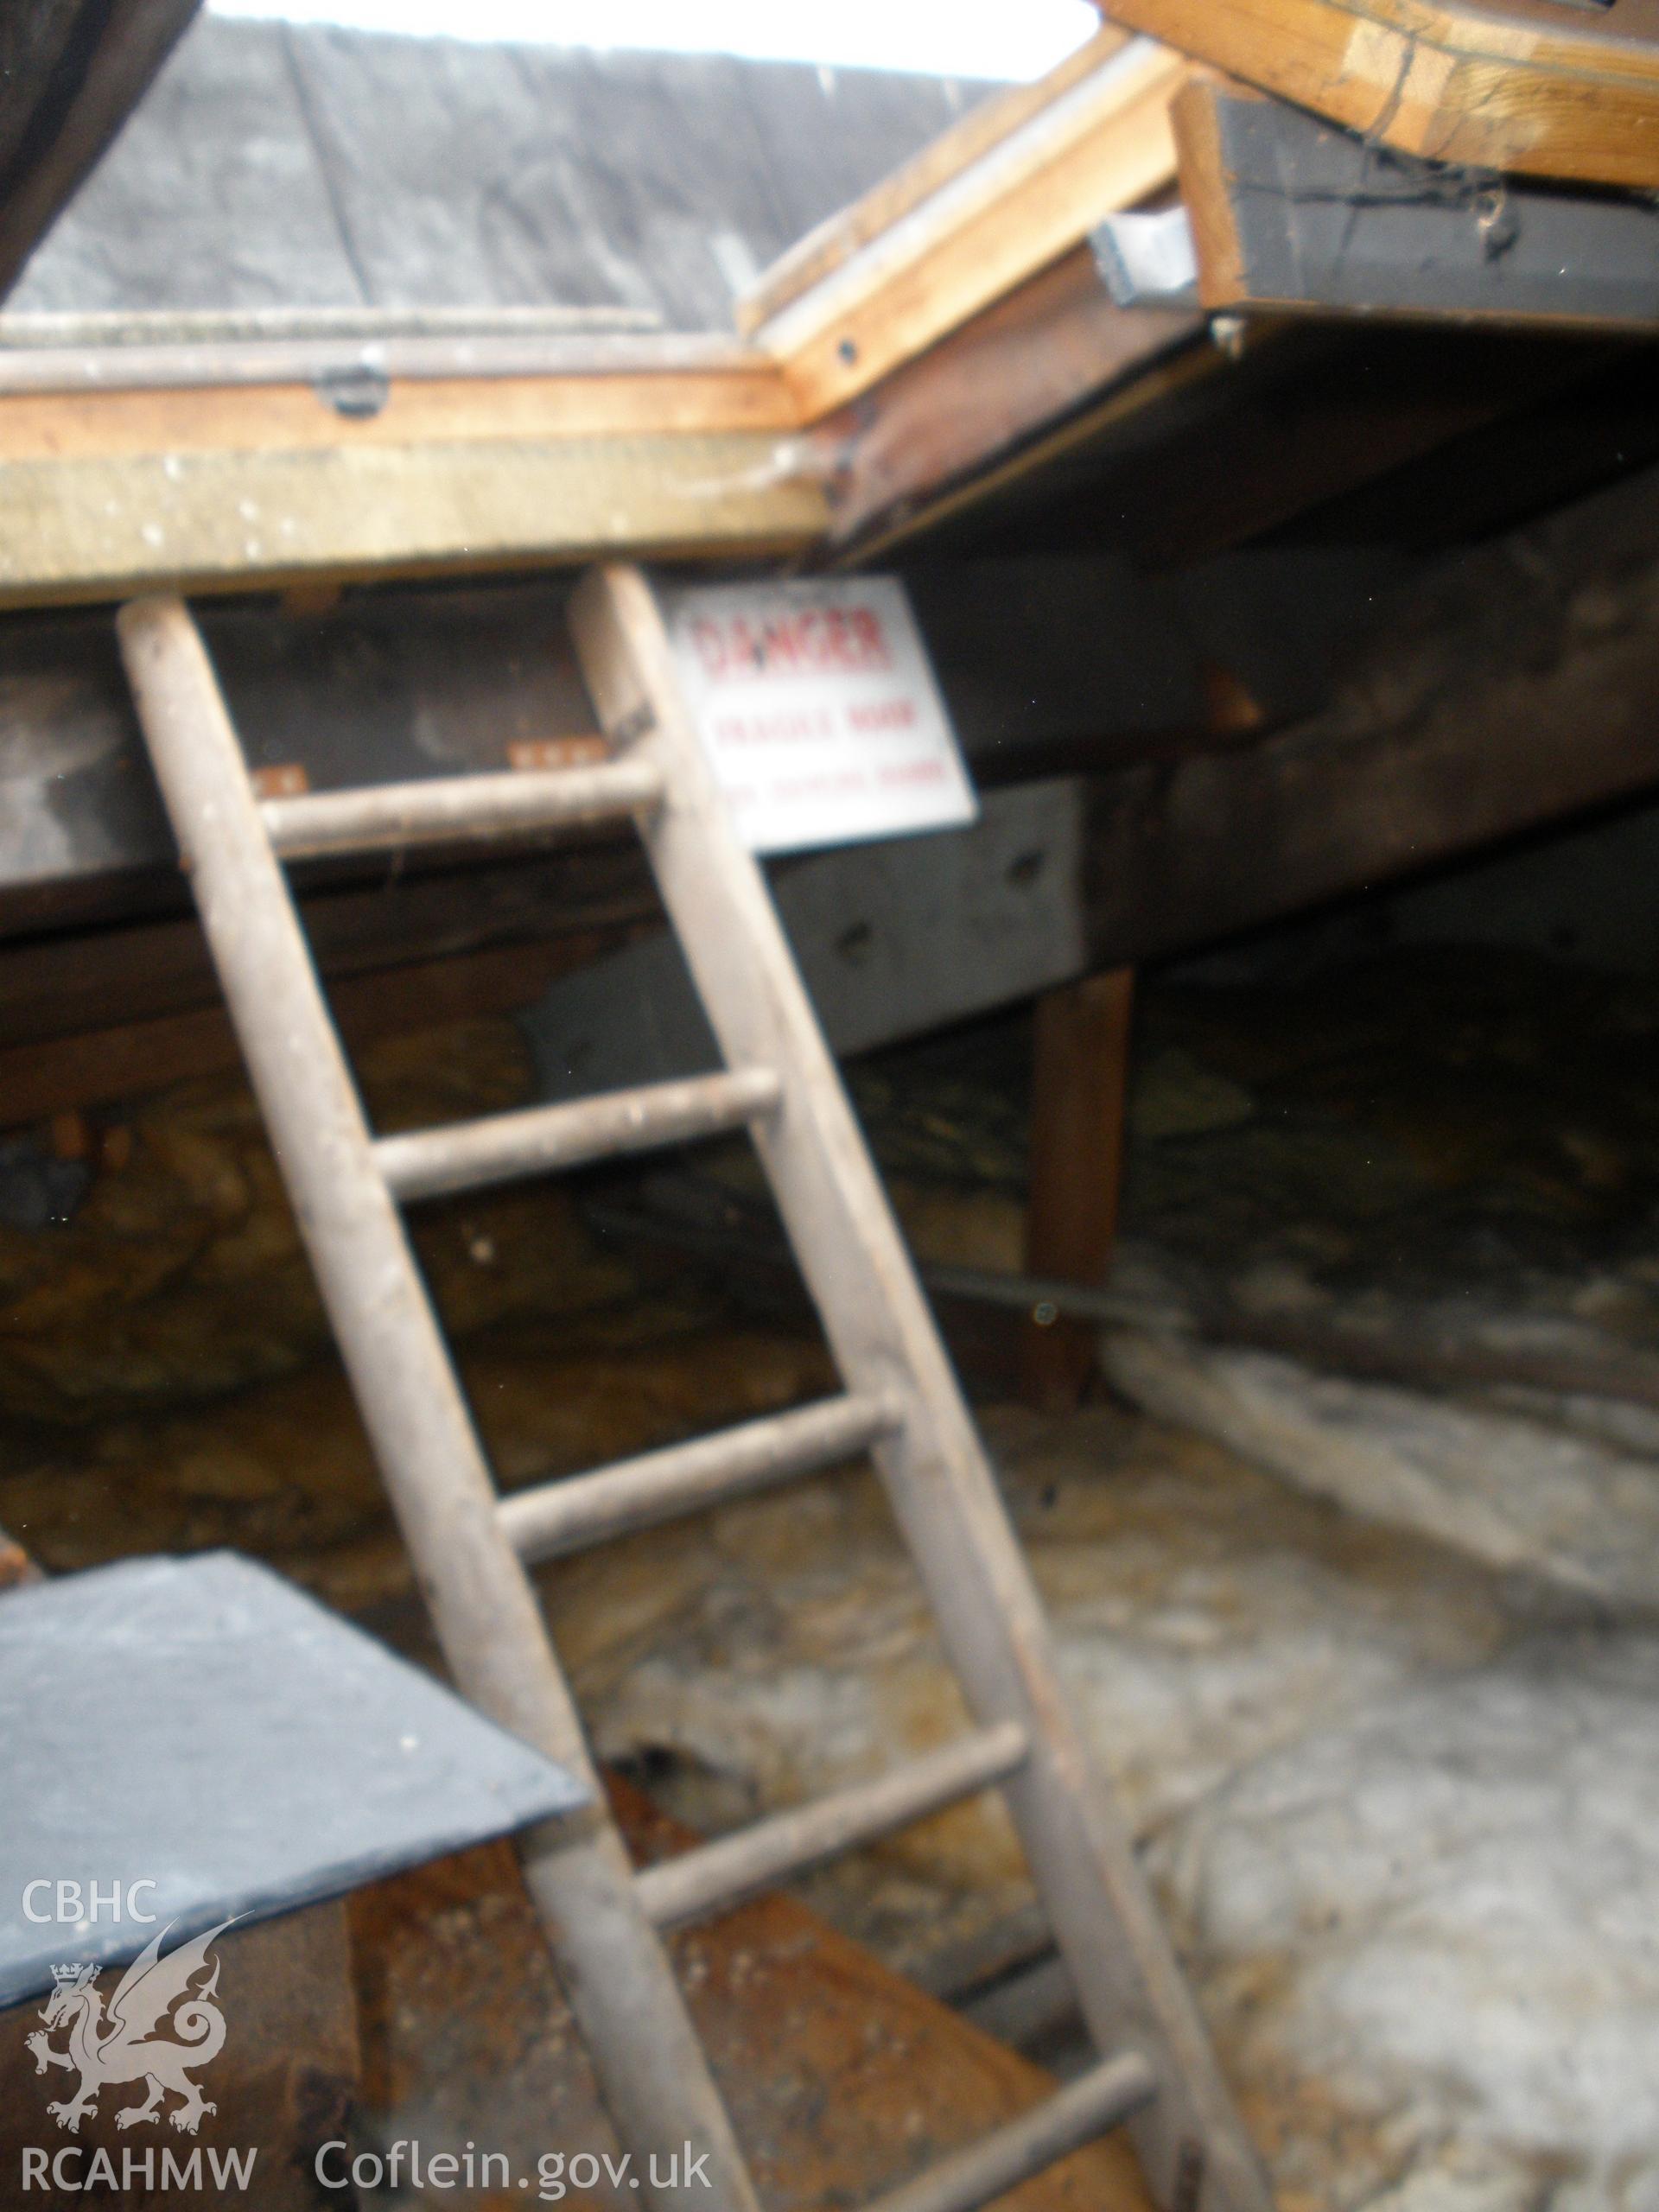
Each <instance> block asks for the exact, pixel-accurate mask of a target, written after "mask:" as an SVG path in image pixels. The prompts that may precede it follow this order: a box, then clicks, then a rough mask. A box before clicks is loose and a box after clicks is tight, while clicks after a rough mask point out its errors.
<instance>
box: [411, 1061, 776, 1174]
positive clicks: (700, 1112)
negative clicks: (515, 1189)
mask: <svg viewBox="0 0 1659 2212" xmlns="http://www.w3.org/2000/svg"><path fill="white" fill-rule="evenodd" d="M780 1088H781V1086H780V1085H779V1081H778V1077H776V1076H775V1075H774V1074H773V1073H772V1070H771V1069H770V1068H738V1069H734V1070H732V1071H728V1072H723V1073H721V1074H719V1075H705V1076H695V1077H689V1078H687V1079H686V1080H685V1081H683V1082H679V1083H653V1084H646V1085H645V1087H644V1088H642V1089H640V1090H611V1091H607V1092H606V1093H604V1095H603V1096H601V1097H598V1098H578V1099H573V1100H571V1101H570V1102H569V1103H567V1104H564V1105H559V1106H531V1107H526V1108H525V1109H524V1110H523V1111H521V1112H518V1113H514V1114H492V1115H490V1116H487V1117H486V1119H485V1120H483V1121H481V1122H456V1123H454V1125H452V1126H451V1127H450V1128H439V1129H414V1130H410V1132H409V1133H408V1134H407V1135H402V1136H395V1137H379V1138H377V1139H376V1141H375V1147H374V1159H375V1165H376V1166H378V1168H379V1170H380V1173H382V1174H383V1175H384V1176H385V1179H386V1181H387V1184H388V1185H390V1187H391V1191H392V1192H393V1193H394V1194H395V1195H396V1196H397V1198H435V1197H436V1196H437V1195H438V1194H439V1193H440V1192H444V1191H467V1190H474V1189H476V1188H477V1187H478V1185H480V1184H483V1183H503V1182H505V1181H506V1180H507V1179H509V1178H510V1177H512V1176H514V1175H539V1174H543V1173H547V1172H548V1171H550V1170H551V1169H553V1168H556V1167H575V1166H580V1165H581V1164H582V1161H583V1160H602V1159H604V1158H606V1157H607V1155H608V1154H612V1153H618V1152H645V1151H647V1150H649V1149H650V1147H652V1145H658V1144H677V1143H679V1142H681V1141H683V1140H684V1139H686V1138H689V1137H706V1136H713V1135H716V1134H717V1133H718V1132H719V1131H721V1130H722V1129H735V1128H741V1126H742V1124H743V1123H744V1122H752V1121H753V1120H755V1119H756V1118H757V1116H760V1115H762V1114H766V1113H769V1112H770V1111H771V1109H772V1108H773V1107H774V1106H775V1105H776V1104H777V1103H778V1099H779V1090H780Z"/></svg>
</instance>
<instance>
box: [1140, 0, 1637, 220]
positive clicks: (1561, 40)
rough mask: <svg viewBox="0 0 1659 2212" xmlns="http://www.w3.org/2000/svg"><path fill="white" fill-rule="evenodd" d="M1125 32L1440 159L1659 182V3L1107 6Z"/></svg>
mask: <svg viewBox="0 0 1659 2212" xmlns="http://www.w3.org/2000/svg"><path fill="white" fill-rule="evenodd" d="M1098 4H1099V5H1100V8H1101V11H1102V13H1103V15H1106V16H1109V17H1110V18H1111V20H1112V21H1113V22H1116V23H1117V24H1119V25H1121V26H1122V27H1123V28H1124V29H1129V30H1135V31H1141V32H1144V33H1146V34H1147V35H1149V36H1151V37H1153V38H1159V39H1163V40H1166V41H1167V42H1168V43H1169V44H1170V45H1171V46H1173V47H1176V48H1179V50H1180V51H1181V52H1182V53H1184V54H1189V55H1191V56H1192V58H1193V59H1194V60H1199V61H1206V62H1210V63H1211V64H1213V65H1214V66H1215V67H1217V68H1219V69H1223V70H1225V71H1227V72H1228V73H1230V75H1232V76H1235V77H1237V78H1240V79H1243V81H1244V82H1245V83H1247V84H1251V85H1255V86H1259V87H1260V88H1261V89H1262V90H1263V91H1265V92H1276V93H1278V94H1279V96H1280V97H1281V99H1287V100H1291V101H1294V103H1295V104H1296V105H1298V106H1300V107H1305V108H1309V109H1311V110H1312V111H1313V112H1314V113H1315V114H1318V115H1323V116H1325V117H1328V118H1330V120H1331V121H1332V122H1333V123H1340V124H1345V125H1346V126H1347V127H1348V128H1349V129H1350V130H1357V131H1360V132H1362V133H1363V134H1364V135H1365V136H1366V137H1369V138H1370V139H1372V140H1373V141H1375V142H1376V143H1379V144H1383V145H1387V146H1392V147H1395V148H1396V149H1398V150H1399V151H1401V152H1402V153H1407V154H1415V155H1421V156H1424V157H1425V158H1427V159H1429V160H1432V161H1438V162H1456V163H1462V164H1465V165H1472V166H1476V167H1481V168H1497V169H1512V170H1516V171H1518V172H1520V173H1521V174H1522V175H1531V176H1548V177H1560V178H1573V179H1576V180H1577V181H1580V182H1582V183H1586V184H1607V185H1622V186H1625V187H1629V188H1643V189H1651V188H1654V187H1655V186H1659V4H1656V0H1619V4H1618V10H1617V14H1616V15H1609V14H1603V13H1602V12H1600V11H1599V10H1598V9H1597V8H1596V7H1594V6H1593V5H1592V6H1588V7H1586V6H1583V5H1580V4H1576V0H1507V4H1502V5H1499V4H1495V3H1494V0H1481V4H1479V5H1475V4H1470V0H1098Z"/></svg>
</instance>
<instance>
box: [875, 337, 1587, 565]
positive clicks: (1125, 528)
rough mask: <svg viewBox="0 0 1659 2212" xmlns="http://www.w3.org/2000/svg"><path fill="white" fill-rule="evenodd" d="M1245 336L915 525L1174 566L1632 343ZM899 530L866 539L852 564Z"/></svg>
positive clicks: (950, 537) (1128, 396) (982, 481)
mask: <svg viewBox="0 0 1659 2212" xmlns="http://www.w3.org/2000/svg"><path fill="white" fill-rule="evenodd" d="M1248 328H1249V332H1250V333H1251V335H1250V337H1249V339H1248V340H1247V342H1246V344H1245V346H1244V348H1243V353H1242V355H1241V356H1240V358H1238V359H1227V358H1225V357H1224V356H1223V355H1222V354H1221V353H1220V352H1219V349H1212V350H1211V353H1210V354H1209V355H1208V356H1206V353H1205V349H1203V348H1193V349H1191V350H1189V351H1187V352H1184V353H1177V354H1175V355H1173V356H1172V357H1171V358H1170V359H1167V360H1166V361H1164V362H1161V363H1159V364H1156V365H1154V367H1153V368H1152V369H1151V370H1150V371H1149V372H1147V376H1148V378H1150V379H1151V380H1152V381H1153V382H1154V383H1155V384H1156V385H1158V386H1160V391H1159V404H1158V407H1157V410H1156V411H1155V412H1154V411H1152V410H1150V409H1149V408H1148V407H1147V404H1146V397H1145V394H1144V392H1143V391H1142V389H1141V385H1140V383H1139V382H1136V383H1131V384H1130V385H1127V386H1125V387H1122V388H1121V389H1120V390H1118V391H1113V392H1109V393H1108V394H1107V395H1106V397H1104V398H1103V400H1102V402H1101V403H1100V404H1099V406H1098V408H1097V409H1093V408H1091V409H1089V410H1085V412H1084V414H1083V415H1082V416H1079V417H1078V418H1077V419H1076V420H1075V421H1074V422H1071V423H1065V424H1063V425H1062V426H1061V428H1060V429H1058V430H1056V431H1054V432H1052V433H1049V434H1046V435H1044V436H1042V437H1040V438H1039V439H1038V440H1037V441H1036V442H1035V443H1034V445H1033V447H1032V448H1030V449H1029V450H1028V451H1027V452H1025V453H1022V454H1018V455H1016V456H1015V457H1014V461H1012V462H1010V463H1009V464H1007V465H1006V466H1005V467H1001V468H993V469H992V470H990V471H988V473H987V474H986V475H985V476H983V477H982V478H975V479H972V480H969V482H968V483H967V484H966V485H964V486H962V487H961V488H960V489H959V490H958V492H957V493H955V494H954V495H947V496H946V498H945V499H944V500H943V501H941V502H940V503H939V505H938V507H937V508H936V509H935V510H933V511H932V512H924V514H923V516H922V517H921V518H919V524H920V525H922V526H926V527H929V528H931V530H933V531H935V532H937V533H938V536H937V540H936V542H937V543H938V544H939V546H940V550H944V549H945V548H947V547H954V548H955V549H956V550H958V551H959V552H960V551H963V550H969V549H970V548H971V549H972V550H984V549H985V548H986V547H987V545H988V546H989V547H990V548H993V549H995V547H997V546H998V545H999V543H1010V542H1012V543H1019V542H1020V536H1021V534H1022V532H1023V534H1024V535H1025V536H1027V537H1031V536H1036V535H1037V534H1038V533H1039V532H1040V533H1041V535H1042V537H1046V539H1047V541H1048V542H1050V543H1055V542H1058V543H1062V544H1064V543H1069V542H1072V541H1073V540H1075V539H1079V538H1083V537H1084V535H1085V533H1086V534H1087V536H1088V537H1090V538H1092V540H1093V541H1094V542H1095V543H1106V544H1109V545H1113V546H1116V547H1117V548H1119V549H1120V550H1122V551H1124V552H1125V553H1127V554H1128V555H1129V556H1130V557H1131V558H1132V559H1133V560H1135V562H1136V563H1138V564H1139V565H1141V567H1143V568H1146V569H1154V570H1162V569H1176V568H1179V567H1182V566H1185V565H1187V564H1190V563H1194V562H1198V561H1203V560H1205V559H1208V558H1210V557H1211V556H1217V555H1219V554H1222V553H1224V552H1226V551H1227V550H1229V549H1230V548H1234V547H1238V546H1243V545H1246V544H1249V543H1250V542H1251V541H1252V540H1254V539H1257V538H1260V537H1263V536H1265V535H1267V534H1268V533H1269V532H1271V531H1276V530H1278V529H1280V528H1281V526H1282V525H1284V524H1287V523H1289V522H1293V521H1294V520H1296V519H1297V518H1300V517H1303V516H1306V515H1308V514H1310V513H1311V512H1313V511H1315V510H1317V509H1319V507H1321V506H1324V505H1327V504H1328V503H1330V502H1332V501H1335V500H1338V499H1343V498H1344V497H1346V496H1347V495H1349V494H1351V493H1354V492H1355V491H1357V489H1359V488H1360V487H1362V486H1367V485H1370V484H1373V483H1375V482H1376V480H1378V479H1379V478H1382V477H1384V476H1386V475H1387V474H1389V472H1391V471H1394V470H1398V469H1402V468H1403V467H1406V466H1408V465H1409V464H1411V463H1414V462H1415V461H1420V460H1421V459H1422V458H1423V457H1424V456H1425V455H1427V454H1434V453H1436V452H1438V451H1439V450H1440V448H1445V447H1447V446H1450V445H1452V443H1453V442H1456V441H1458V440H1459V439H1462V438H1464V437H1465V436H1467V435H1470V434H1471V432H1474V431H1476V430H1479V429H1484V428H1486V427H1487V426H1489V425H1491V424H1492V423H1497V422H1500V421H1502V420H1503V418H1505V417H1506V416H1511V415H1513V414H1515V413H1516V412H1517V411H1518V410H1522V409H1523V408H1525V407H1528V406H1530V405H1534V404H1538V403H1539V402H1540V401H1541V400H1542V399H1543V398H1544V397H1546V396H1547V395H1548V394H1551V393H1553V392H1563V391H1568V390H1569V389H1570V387H1571V386H1572V385H1573V384H1574V383H1575V382H1578V381H1580V380H1581V379H1585V378H1588V377H1589V376H1590V375H1591V374H1592V372H1594V371H1595V370H1597V369H1598V368H1600V367H1605V365H1607V363H1608V362H1609V360H1610V359H1611V358H1612V357H1613V353H1614V349H1615V348H1617V347H1618V346H1620V345H1621V344H1622V343H1623V342H1624V341H1622V340H1618V339H1615V338H1605V339H1595V340H1592V339H1588V338H1585V337H1573V336H1571V335H1568V334H1562V335H1560V336H1555V335H1543V334H1536V333H1534V334H1526V335H1524V336H1523V335H1521V334H1512V333H1510V332H1506V331H1505V332H1501V331H1498V330H1496V329H1493V328H1491V327H1483V328H1479V329H1469V330H1462V331H1446V330H1444V329H1441V328H1438V327H1434V328H1431V327H1427V326H1425V325H1421V324H1418V323H1414V322H1407V321H1402V322H1399V323H1395V324H1392V325H1389V326H1388V327H1374V328H1367V329H1366V330H1363V331H1351V330H1349V329H1347V328H1345V327H1344V328H1341V329H1338V328H1337V327H1328V326H1326V325H1324V324H1319V323H1315V322H1313V321H1311V320H1310V319H1308V318H1306V317H1303V318H1297V319H1286V320H1281V321H1266V320H1265V319H1264V320H1262V321H1256V320H1255V319H1250V320H1249V323H1248ZM1258 333H1259V334H1260V335H1256V334H1258ZM947 515H950V517H951V528H950V531H949V532H947V531H944V528H943V527H942V525H943V524H944V520H945V518H946V516H947ZM957 517H960V519H959V520H957V519H956V518H957ZM917 526H918V524H912V525H910V528H911V529H912V530H913V529H914V528H915V527H917ZM898 535H899V533H883V535H882V536H881V537H878V538H877V539H876V541H875V543H874V546H873V547H872V546H868V545H862V544H861V546H860V548H859V550H858V557H859V558H860V559H861V560H862V559H866V558H869V557H873V556H874V554H875V553H879V552H884V551H885V550H887V548H888V547H889V546H890V545H891V544H892V543H893V541H894V538H895V537H896V536H898ZM1338 542H1340V541H1338Z"/></svg>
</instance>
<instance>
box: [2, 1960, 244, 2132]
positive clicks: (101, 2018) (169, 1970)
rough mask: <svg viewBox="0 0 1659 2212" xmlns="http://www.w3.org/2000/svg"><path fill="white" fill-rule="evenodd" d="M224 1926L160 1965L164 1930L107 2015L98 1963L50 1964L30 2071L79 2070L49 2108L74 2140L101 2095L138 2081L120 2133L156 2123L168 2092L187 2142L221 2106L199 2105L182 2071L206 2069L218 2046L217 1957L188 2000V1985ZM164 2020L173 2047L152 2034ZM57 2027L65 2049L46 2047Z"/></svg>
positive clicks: (119, 2119) (125, 1978) (120, 2117)
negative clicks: (49, 1986) (143, 2089)
mask: <svg viewBox="0 0 1659 2212" xmlns="http://www.w3.org/2000/svg"><path fill="white" fill-rule="evenodd" d="M230 1924H231V1923H230V1922H229V1921H228V1920H221V1921H220V1923H219V1926H218V1927H217V1928H210V1929H208V1931H207V1934H206V1935H205V1936H197V1937H196V1938H195V1940H194V1942H189V1943H181V1944H180V1945H179V1946H178V1948H177V1949H176V1950H174V1951H170V1952H169V1953H168V1955H167V1956H166V1958H162V1955H161V1948H162V1937H164V1936H166V1935H167V1934H168V1929H166V1928H163V1929H162V1930H161V1933H160V1934H159V1935H156V1936H151V1938H150V1940H149V1942H148V1943H147V1944H146V1945H145V1946H144V1948H143V1950H142V1951H141V1952H140V1953H139V1955H138V1956H137V1958H136V1959H135V1960H134V1961H133V1962H132V1964H131V1965H130V1967H128V1968H127V1970H126V1972H125V1974H123V1975H122V1977H121V1980H120V1981H119V1983H118V1985H117V1987H116V1992H115V1994H114V1996H113V1997H111V1999H110V2005H109V2012H108V2013H107V2015H106V2014H105V2010H104V1998H103V1993H102V1992H101V1991H100V1990H99V1988H98V1987H97V1986H96V1983H97V1977H98V1968H97V1967H96V1966H67V1967H53V1969H52V1976H53V1983H54V1987H53V1991H52V1994H51V1996H50V1997H49V1998H48V2000H47V2005H46V2010H45V2011H44V2012H42V2013H41V2016H40V2017H41V2019H42V2020H43V2021H44V2022H45V2023H46V2026H45V2029H44V2030H41V2029H39V2028H37V2029H36V2030H35V2032H34V2033H33V2034H32V2035H30V2036H29V2037H27V2039H26V2040H27V2042H28V2045H29V2050H31V2051H32V2052H33V2053H34V2055H35V2072H36V2073H37V2074H44V2073H45V2072H46V2070H47V2069H48V2067H49V2066H61V2067H62V2068H63V2069H65V2070H66V2072H67V2073H71V2074H73V2073H74V2072H76V2071H77V2070H79V2075H80V2087H79V2089H77V2090H76V2092H75V2094H74V2095H73V2097H72V2098H70V2099H69V2100H68V2101H66V2102H65V2103H63V2104H53V2105H48V2107H47V2110H48V2112H49V2113H51V2115H52V2117H53V2119H54V2120H56V2121H57V2123H58V2126H60V2127H67V2129H68V2130H69V2133H71V2134H72V2135H73V2134H76V2133H79V2128H80V2123H81V2120H82V2119H83V2118H84V2117H85V2116H86V2114H87V2113H96V2112H97V2110H98V2103H97V2099H98V2093H99V2090H100V2089H102V2088H110V2087H113V2086H114V2085H115V2084H116V2083H118V2082H146V2083H148V2085H149V2095H148V2097H146V2098H145V2100H144V2101H143V2104H137V2105H125V2106H124V2107H122V2109H121V2110H120V2111H119V2112H118V2113H117V2114H116V2115H115V2124H116V2126H118V2127H122V2128H125V2127H137V2126H138V2125H139V2124H140V2123H141V2122H142V2121H144V2120H160V2119H161V2117H162V2111H163V2110H164V2108H165V2101H166V2098H167V2096H168V2092H169V2091H170V2092H171V2094H173V2095H175V2097H181V2098H182V2099H183V2102H182V2103H181V2104H180V2105H178V2106H176V2107H175V2108H174V2110H173V2111H172V2112H170V2113H168V2119H169V2120H171V2121H172V2123H173V2125H174V2126H175V2127H177V2128H181V2129H182V2131H183V2132H184V2133H186V2134H187V2135H194V2133H195V2132H196V2130H197V2128H198V2127H200V2125H201V2117H202V2114H203V2113H209V2112H216V2111H217V2110H218V2109H219V2107H217V2106H216V2105H212V2104H209V2103H208V2102H207V2101H206V2099H205V2098H204V2097H203V2095H202V2094H201V2091H200V2089H199V2088H197V2086H196V2084H195V2083H194V2082H193V2081H192V2080H191V2079H190V2077H189V2075H188V2072H187V2071H186V2069H187V2068H194V2067H199V2066H206V2065H207V2063H208V2061H209V2060H210V2059H213V2058H217V2057H218V2056H219V2052H220V2050H222V2049H223V2048H224V2044H225V2015H224V2014H223V2013H222V2012H220V2011H219V2007H218V2005H215V2004H214V2002H213V1997H214V1993H215V1992H216V1991H217V1990H218V1987H219V1961H218V1960H217V1959H215V1960H214V1961H213V1972H212V1974H211V1976H210V1977H209V1979H208V1980H207V1984H206V1985H205V1986H204V1987H202V1988H201V1989H200V1990H197V1991H195V1992H194V1993H192V1990H191V1984H192V1983H193V1982H194V1980H195V1979H196V1977H197V1976H198V1975H199V1974H205V1973H207V1966H208V1960H207V1952H208V1948H209V1946H210V1945H211V1944H212V1943H213V1940H214V1938H215V1937H216V1936H221V1935H222V1934H223V1933H224V1931H225V1930H226V1929H227V1928H228V1927H229V1926H230ZM169 2013H170V2014H171V2015H172V2017H171V2018H170V2019H169V2018H168V2014H169ZM163 2023H165V2024H166V2025H167V2026H168V2027H170V2028H171V2029H172V2030H173V2032H174V2034H175V2036H177V2037H180V2038H181V2040H180V2041H178V2042H174V2041H171V2040H170V2039H169V2038H168V2037H166V2036H164V2035H162V2034H159V2033H157V2030H158V2029H159V2028H160V2027H161V2026H162V2024H163ZM60 2028H62V2029H66V2030H67V2033H68V2046H69V2047H68V2049H67V2050H54V2049H53V2047H52V2037H53V2035H54V2033H55V2032H56V2031H58V2030H59V2029H60Z"/></svg>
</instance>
